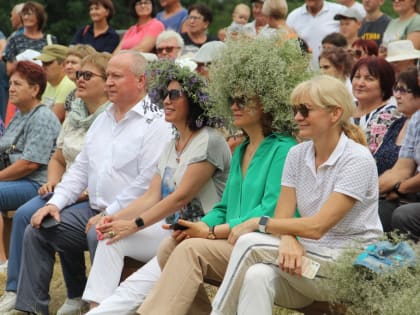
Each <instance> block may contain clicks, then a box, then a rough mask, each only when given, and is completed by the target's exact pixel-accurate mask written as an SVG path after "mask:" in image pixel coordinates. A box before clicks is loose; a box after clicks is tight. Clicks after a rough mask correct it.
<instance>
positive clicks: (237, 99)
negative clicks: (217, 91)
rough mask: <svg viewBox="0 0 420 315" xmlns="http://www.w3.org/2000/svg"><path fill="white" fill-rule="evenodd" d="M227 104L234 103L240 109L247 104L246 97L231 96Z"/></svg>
mask: <svg viewBox="0 0 420 315" xmlns="http://www.w3.org/2000/svg"><path fill="white" fill-rule="evenodd" d="M229 104H231V105H233V104H236V106H238V108H239V109H241V110H242V109H244V108H245V107H246V105H247V104H248V98H247V97H246V96H244V95H242V96H235V97H231V98H230V99H229Z"/></svg>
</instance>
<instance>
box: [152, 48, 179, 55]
mask: <svg viewBox="0 0 420 315" xmlns="http://www.w3.org/2000/svg"><path fill="white" fill-rule="evenodd" d="M179 48H180V47H178V46H169V47H159V48H156V52H157V53H158V54H161V53H163V52H164V51H166V53H168V54H170V53H172V52H173V51H174V49H179Z"/></svg>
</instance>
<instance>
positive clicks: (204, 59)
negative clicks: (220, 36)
mask: <svg viewBox="0 0 420 315" xmlns="http://www.w3.org/2000/svg"><path fill="white" fill-rule="evenodd" d="M224 47H226V44H225V43H224V42H221V41H211V42H208V43H205V44H204V45H203V46H201V47H200V49H199V50H198V51H197V53H196V54H195V55H194V57H192V58H191V59H192V60H193V61H195V62H197V63H211V62H212V61H213V59H214V58H215V57H217V54H219V53H220V50H221V49H222V48H224Z"/></svg>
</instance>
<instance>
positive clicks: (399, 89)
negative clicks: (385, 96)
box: [392, 86, 413, 95]
mask: <svg viewBox="0 0 420 315" xmlns="http://www.w3.org/2000/svg"><path fill="white" fill-rule="evenodd" d="M392 91H393V92H394V94H397V93H399V94H400V95H406V94H407V93H413V91H412V90H410V89H406V88H405V87H402V86H394V87H393V88H392Z"/></svg>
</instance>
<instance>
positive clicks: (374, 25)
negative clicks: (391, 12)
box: [359, 0, 391, 47]
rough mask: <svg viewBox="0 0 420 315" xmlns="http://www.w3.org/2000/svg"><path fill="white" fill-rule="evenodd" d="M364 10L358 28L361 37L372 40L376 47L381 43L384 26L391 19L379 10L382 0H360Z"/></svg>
mask: <svg viewBox="0 0 420 315" xmlns="http://www.w3.org/2000/svg"><path fill="white" fill-rule="evenodd" d="M362 1H363V7H364V8H365V10H366V16H365V18H364V19H363V21H362V26H361V28H360V30H359V37H360V38H361V39H370V40H374V41H375V42H376V43H377V44H378V47H380V46H381V44H382V38H383V35H384V32H385V29H386V27H387V26H388V24H389V22H390V21H391V17H390V16H388V15H386V14H384V13H383V12H382V11H381V6H382V5H383V4H384V0H362Z"/></svg>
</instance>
